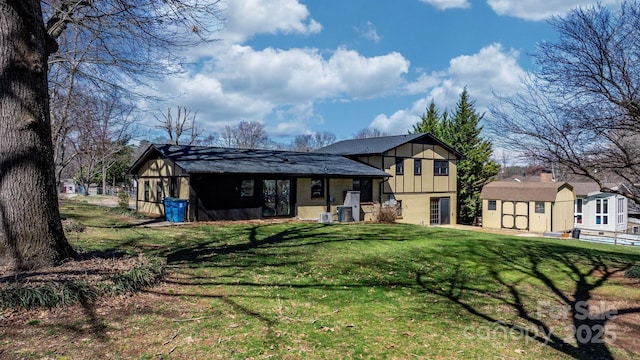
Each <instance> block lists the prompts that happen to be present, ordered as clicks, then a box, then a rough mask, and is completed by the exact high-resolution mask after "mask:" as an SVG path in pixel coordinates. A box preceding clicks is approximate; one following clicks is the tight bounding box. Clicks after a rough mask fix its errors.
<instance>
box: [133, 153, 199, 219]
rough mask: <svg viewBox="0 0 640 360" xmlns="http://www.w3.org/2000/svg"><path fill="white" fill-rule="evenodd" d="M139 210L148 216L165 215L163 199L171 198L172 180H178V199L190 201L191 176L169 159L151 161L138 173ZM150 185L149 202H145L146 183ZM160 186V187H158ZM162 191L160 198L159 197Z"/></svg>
mask: <svg viewBox="0 0 640 360" xmlns="http://www.w3.org/2000/svg"><path fill="white" fill-rule="evenodd" d="M138 174H139V176H138V197H137V209H138V211H140V212H143V213H147V214H156V215H164V205H163V202H162V201H163V199H164V198H165V197H167V196H169V187H170V184H169V182H170V178H177V179H178V186H177V194H175V195H176V196H175V197H176V198H178V199H185V200H188V199H189V176H188V175H187V174H184V171H183V170H182V169H181V168H180V167H179V166H177V165H175V164H174V163H173V162H172V161H171V160H169V159H159V158H156V159H151V160H149V161H147V162H146V163H144V164H143V165H142V168H141V169H140V172H139V173H138ZM147 182H148V184H149V201H145V191H146V190H145V188H146V185H145V184H146V183H147ZM158 185H160V187H159V186H158ZM158 189H160V190H161V191H160V194H161V195H160V196H158V194H159V192H158Z"/></svg>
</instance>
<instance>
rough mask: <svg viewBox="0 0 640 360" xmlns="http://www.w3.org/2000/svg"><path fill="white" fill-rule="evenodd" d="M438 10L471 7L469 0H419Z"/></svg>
mask: <svg viewBox="0 0 640 360" xmlns="http://www.w3.org/2000/svg"><path fill="white" fill-rule="evenodd" d="M420 1H422V2H423V3H427V4H430V5H432V6H433V7H435V8H436V9H440V10H447V9H467V8H470V7H471V4H470V3H469V0H420Z"/></svg>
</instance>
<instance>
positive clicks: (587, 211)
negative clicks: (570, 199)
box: [571, 182, 629, 232]
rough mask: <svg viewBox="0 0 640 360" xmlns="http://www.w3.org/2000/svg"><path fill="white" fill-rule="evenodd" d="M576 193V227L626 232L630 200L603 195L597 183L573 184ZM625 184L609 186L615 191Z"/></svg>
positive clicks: (617, 196)
mask: <svg viewBox="0 0 640 360" xmlns="http://www.w3.org/2000/svg"><path fill="white" fill-rule="evenodd" d="M571 185H573V188H574V190H575V193H576V200H575V207H574V225H575V227H576V228H578V229H585V230H597V231H612V232H620V231H626V230H627V228H628V217H629V213H628V203H629V200H628V199H627V198H626V197H625V196H622V195H618V194H613V193H603V192H601V191H600V186H598V184H596V183H595V182H590V183H585V182H574V183H571ZM623 186H624V185H623V184H609V185H608V187H609V188H611V189H614V190H617V189H619V188H620V187H623Z"/></svg>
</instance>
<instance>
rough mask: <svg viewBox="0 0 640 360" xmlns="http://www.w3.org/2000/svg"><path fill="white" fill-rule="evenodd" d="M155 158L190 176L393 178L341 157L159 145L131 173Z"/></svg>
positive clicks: (149, 149)
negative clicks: (257, 175) (171, 163)
mask: <svg viewBox="0 0 640 360" xmlns="http://www.w3.org/2000/svg"><path fill="white" fill-rule="evenodd" d="M155 157H160V158H164V159H169V160H171V161H173V162H174V163H175V164H176V165H177V166H179V167H180V168H182V169H183V170H184V171H185V172H187V173H200V174H204V173H206V174H279V175H294V176H320V175H324V176H344V177H347V176H354V177H355V176H357V177H389V174H387V173H385V172H384V171H381V170H378V169H376V168H374V167H372V166H369V165H365V164H362V163H360V162H357V161H354V160H351V159H347V158H345V157H343V156H339V155H332V154H318V153H303V152H294V151H276V150H256V149H229V148H218V147H207V146H184V145H158V144H153V145H150V146H149V148H147V150H146V151H145V152H144V154H143V155H142V156H140V158H139V159H138V160H136V162H135V163H134V164H133V165H132V166H131V168H130V169H129V173H137V172H138V170H139V169H140V168H141V167H142V166H143V165H144V163H145V162H146V161H147V160H149V159H152V158H155Z"/></svg>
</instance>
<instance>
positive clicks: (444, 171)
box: [433, 160, 449, 175]
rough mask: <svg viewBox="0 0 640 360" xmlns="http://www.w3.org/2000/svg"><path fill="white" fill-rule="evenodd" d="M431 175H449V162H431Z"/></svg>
mask: <svg viewBox="0 0 640 360" xmlns="http://www.w3.org/2000/svg"><path fill="white" fill-rule="evenodd" d="M433 175H449V161H448V160H434V161H433Z"/></svg>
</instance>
